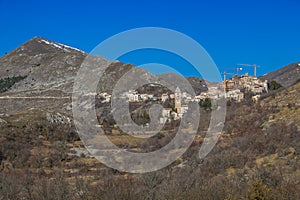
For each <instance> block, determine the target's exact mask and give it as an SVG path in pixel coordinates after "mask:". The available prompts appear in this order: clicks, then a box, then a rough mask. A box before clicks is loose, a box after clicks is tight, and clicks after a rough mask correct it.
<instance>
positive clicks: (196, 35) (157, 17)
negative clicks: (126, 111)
mask: <svg viewBox="0 0 300 200" xmlns="http://www.w3.org/2000/svg"><path fill="white" fill-rule="evenodd" d="M0 9H1V10H0V16H1V23H2V30H1V37H0V40H1V41H0V43H1V46H0V55H3V54H4V53H5V52H9V51H11V50H13V49H14V48H16V47H18V46H19V45H21V44H22V43H24V42H25V41H27V40H29V39H30V38H32V37H34V36H41V37H44V38H47V39H50V40H53V41H57V42H60V43H64V44H67V45H70V46H74V47H77V48H80V49H82V50H84V51H86V52H90V51H91V50H92V49H93V48H94V47H95V46H96V45H97V44H99V43H100V42H101V41H103V40H105V39H107V38H108V37H110V36H112V35H114V34H117V33H119V32H122V31H125V30H128V29H132V28H138V27H147V26H154V27H165V28H170V29H174V30H176V31H180V32H182V33H184V34H186V35H188V36H190V37H192V38H193V39H195V40H196V41H197V42H199V43H200V44H201V45H202V46H203V47H204V48H205V49H206V50H207V52H208V53H209V54H210V56H211V57H212V58H213V60H214V61H215V63H216V64H217V65H218V66H219V67H220V71H225V70H226V71H232V72H234V70H233V68H235V67H236V64H237V63H256V64H259V65H260V66H262V67H261V68H260V69H259V70H258V75H262V74H264V73H267V72H270V71H273V70H275V69H278V68H281V67H283V66H285V65H287V64H290V63H293V62H299V61H300V39H299V38H300V37H299V35H300V15H299V14H300V2H299V1H298V0H282V1H279V0H273V1H263V0H262V1H258V0H252V1H250V0H244V1H242V0H236V1H234V0H226V1H221V0H220V1H217V0H211V1H200V0H199V1H196V0H195V1H179V0H173V1H171V0H170V1H162V0H160V1H159V0H152V1H149V0H139V1H133V0H124V1H121V0H119V1H116V0H110V1H102V0H100V1H88V0H86V1H56V0H52V1H33V0H31V1H30V0H27V1H12V0H0ZM137 55H138V56H124V57H123V58H122V60H121V61H124V62H130V63H133V64H142V62H143V59H141V56H142V55H145V52H144V54H137ZM149 57H151V58H153V59H152V60H151V59H150V60H149V59H148V60H147V59H146V60H147V62H156V61H157V59H158V58H159V56H157V55H156V54H154V53H153V52H152V54H151V52H150V55H149ZM162 57H166V59H169V63H168V64H170V65H172V64H173V65H174V68H176V70H178V71H181V72H183V74H184V75H185V76H190V75H193V74H194V71H193V70H192V69H191V67H189V66H183V65H184V63H183V62H180V61H178V59H177V60H176V59H174V61H172V59H171V58H169V57H168V56H162ZM170 60H171V61H170ZM175 60H176V61H175ZM246 71H249V72H250V73H253V70H252V68H244V71H243V72H246Z"/></svg>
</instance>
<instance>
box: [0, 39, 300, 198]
mask: <svg viewBox="0 0 300 200" xmlns="http://www.w3.org/2000/svg"><path fill="white" fill-rule="evenodd" d="M87 56H88V55H87V54H86V53H85V52H82V51H80V50H78V49H74V48H72V47H68V46H66V45H62V44H59V43H56V42H52V41H50V40H46V39H43V38H39V37H35V38H33V39H32V40H30V41H28V42H26V43H25V44H23V45H21V46H20V47H19V48H17V49H16V50H14V51H12V52H11V53H9V54H7V55H5V56H3V57H2V58H0V87H1V88H0V89H2V90H0V91H1V92H0V130H1V131H0V199H22V198H23V199H45V198H46V199H98V198H101V199H111V198H115V199H122V198H123V199H124V198H125V199H145V194H146V195H148V196H146V198H149V199H199V196H205V197H206V199H300V193H299V191H300V184H299V179H300V173H299V171H300V168H299V166H300V156H299V155H300V118H299V116H300V101H299V99H300V82H297V80H298V79H299V78H298V77H299V68H298V66H297V65H298V64H297V63H296V64H292V65H289V66H287V67H285V68H283V69H281V70H278V71H275V72H272V73H270V74H268V75H265V76H263V77H262V78H264V79H267V80H269V81H271V80H276V81H278V82H279V83H281V84H282V85H284V86H286V87H285V88H281V89H279V90H276V92H269V93H268V94H266V95H265V96H263V97H262V98H261V99H260V100H259V101H258V102H256V103H254V102H252V101H242V102H231V103H229V104H228V105H227V106H228V109H227V113H226V122H225V124H224V125H225V127H224V130H223V131H222V134H221V135H220V138H219V140H218V142H217V144H216V146H215V147H214V148H213V150H212V151H211V152H210V153H209V154H208V155H207V156H206V157H205V158H203V159H201V160H200V159H199V158H198V157H199V149H200V147H201V145H202V144H203V142H204V141H205V140H204V136H205V135H206V134H207V130H208V126H209V123H210V120H211V119H210V118H211V111H210V110H204V109H201V110H200V112H201V114H200V115H201V117H200V122H199V129H198V132H197V135H196V137H195V139H194V141H193V143H192V144H191V146H190V148H189V149H188V150H187V151H186V152H185V154H184V155H183V156H182V157H180V158H178V160H176V161H174V163H172V164H171V165H170V166H168V167H166V168H164V169H161V170H159V171H156V172H152V173H146V174H127V173H122V172H118V171H117V170H114V169H110V168H109V167H106V166H104V165H103V164H102V163H101V162H99V161H98V160H96V159H95V158H93V157H91V156H90V154H89V153H88V152H87V151H86V150H85V148H84V146H83V144H82V143H81V140H80V138H79V137H78V134H77V132H76V129H75V128H74V126H72V113H71V109H72V107H71V95H72V88H73V83H74V77H75V76H76V74H77V71H78V70H79V67H80V65H81V64H82V62H83V61H84V59H85V58H86V57H87ZM94 59H95V61H97V60H98V61H103V62H102V64H103V65H107V67H108V68H107V69H106V71H105V73H104V74H105V75H104V76H103V77H102V78H101V79H100V81H99V85H98V89H99V90H100V91H106V92H111V91H112V89H113V88H114V86H115V84H116V82H117V81H118V80H119V79H120V78H121V77H122V76H123V75H124V74H126V73H127V72H129V71H130V70H131V69H134V70H136V69H137V68H135V67H134V66H133V65H130V64H124V63H121V62H118V61H114V62H109V61H107V60H105V59H104V58H101V57H95V58H94ZM104 61H105V62H104ZM127 75H128V74H127ZM161 76H164V78H172V79H173V78H174V75H172V74H164V75H161ZM149 77H151V75H149V76H142V77H140V78H141V79H142V80H145V79H148V78H149ZM181 79H183V78H182V77H181ZM181 79H180V78H179V79H178V80H180V81H181ZM187 80H188V81H189V83H190V84H191V85H192V87H193V88H194V90H195V93H196V94H199V93H200V92H201V91H206V90H207V86H206V85H207V84H208V85H210V84H215V83H207V84H206V83H205V82H204V80H202V79H199V78H197V77H190V78H187ZM175 82H176V83H177V82H179V81H177V79H176V80H175ZM133 84H134V83H133ZM129 85H131V84H129ZM153 87H156V84H148V85H146V86H144V87H142V88H140V90H141V92H151V91H153V90H154V91H159V92H168V91H166V90H165V88H162V87H160V86H157V88H159V87H160V89H159V90H157V88H153ZM35 97H38V98H35ZM84 105H86V104H84ZM97 105H98V106H101V108H103V113H104V114H106V113H108V114H109V113H111V112H110V110H109V109H106V107H105V106H107V107H109V106H110V104H109V103H103V104H102V103H101V104H100V103H99V104H97ZM97 105H96V108H97ZM103 105H104V106H103ZM133 106H139V105H138V104H135V105H133ZM146 106H148V105H146ZM134 114H137V115H138V114H141V115H144V113H143V110H141V109H136V112H135V113H134ZM145 116H146V117H145V118H147V115H145ZM98 117H101V116H100V115H99V116H98ZM100 119H101V118H100ZM147 120H148V119H147ZM147 122H148V121H147ZM178 125H179V121H172V122H171V123H169V124H167V125H166V128H168V129H165V130H163V131H162V132H160V133H158V134H156V135H155V136H153V137H151V138H149V139H143V138H136V137H131V136H130V135H128V134H125V133H123V132H122V131H121V130H120V129H119V128H118V127H115V126H114V124H113V122H111V121H110V120H107V118H103V127H104V128H105V132H106V134H107V137H108V138H109V139H110V140H111V141H112V142H113V143H114V144H116V145H117V146H119V147H120V148H123V149H128V151H133V152H138V151H139V150H141V149H142V150H146V151H147V150H148V149H149V151H151V152H154V151H155V150H156V149H158V148H161V147H163V146H165V145H166V144H167V143H169V141H170V140H171V139H172V138H174V137H175V134H176V127H178ZM101 142H102V141H101V137H99V144H101ZM119 159H120V160H122V159H123V158H118V160H119ZM161 159H165V158H160V157H158V161H159V160H161ZM129 161H130V160H129ZM183 185H184V186H186V187H182V186H183ZM153 188H154V189H153ZM74 191H80V192H75V193H74ZM149 191H150V192H149ZM124 195H125V196H124Z"/></svg>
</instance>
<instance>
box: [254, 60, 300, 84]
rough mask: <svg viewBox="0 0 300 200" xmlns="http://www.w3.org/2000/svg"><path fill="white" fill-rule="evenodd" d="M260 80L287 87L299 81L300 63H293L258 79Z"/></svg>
mask: <svg viewBox="0 0 300 200" xmlns="http://www.w3.org/2000/svg"><path fill="white" fill-rule="evenodd" d="M260 78H261V79H262V80H268V81H272V80H275V81H276V82H278V83H280V84H281V85H283V86H284V87H289V86H291V85H293V84H295V83H296V82H297V81H299V78H300V63H293V64H290V65H287V66H286V67H283V68H281V69H279V70H277V71H274V72H270V73H268V74H266V75H264V76H261V77H260Z"/></svg>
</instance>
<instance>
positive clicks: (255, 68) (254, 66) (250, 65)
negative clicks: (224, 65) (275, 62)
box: [237, 64, 260, 77]
mask: <svg viewBox="0 0 300 200" xmlns="http://www.w3.org/2000/svg"><path fill="white" fill-rule="evenodd" d="M237 65H238V66H245V67H253V68H254V76H255V77H256V70H257V68H259V67H260V66H258V65H256V64H237Z"/></svg>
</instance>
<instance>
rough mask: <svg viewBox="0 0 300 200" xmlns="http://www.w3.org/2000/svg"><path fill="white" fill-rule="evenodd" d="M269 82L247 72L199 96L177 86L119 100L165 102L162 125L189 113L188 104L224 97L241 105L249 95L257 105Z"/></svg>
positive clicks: (104, 95) (107, 96)
mask: <svg viewBox="0 0 300 200" xmlns="http://www.w3.org/2000/svg"><path fill="white" fill-rule="evenodd" d="M268 88H269V86H268V81H267V80H266V81H262V80H260V79H259V78H258V77H256V76H250V75H249V74H248V73H246V74H244V75H241V76H238V75H235V76H233V77H232V78H229V79H228V80H226V79H224V82H223V83H222V84H221V83H218V84H214V85H213V86H209V87H208V90H207V91H205V92H201V93H200V94H199V95H196V96H194V97H191V95H189V94H188V93H186V92H182V91H181V90H180V88H179V87H177V88H176V89H175V91H174V93H162V94H160V95H153V94H148V93H139V92H138V91H137V90H129V91H128V92H126V93H124V94H123V95H122V98H124V99H126V100H127V101H128V102H129V104H142V103H145V102H149V101H152V102H160V103H163V104H164V103H165V102H168V103H169V104H168V105H172V106H169V107H164V109H163V111H162V114H161V117H160V123H165V122H167V121H169V120H171V119H174V120H176V119H180V118H182V116H183V115H184V113H186V112H187V110H188V103H189V102H191V101H193V102H198V103H199V104H201V103H202V102H205V101H209V100H217V99H220V98H226V99H227V100H228V101H235V102H241V101H243V100H244V98H245V94H246V93H248V94H251V96H252V101H253V102H257V101H258V100H259V98H260V96H261V95H262V94H263V93H267V92H268ZM96 96H97V97H98V98H99V99H101V103H110V101H111V94H109V93H107V92H102V93H99V94H97V95H96Z"/></svg>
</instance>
